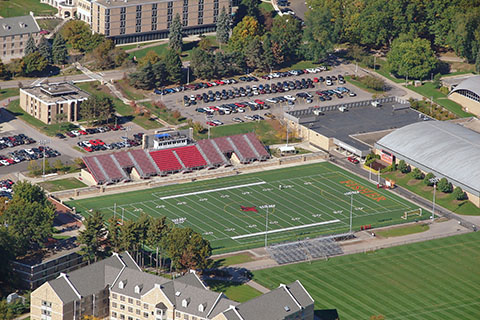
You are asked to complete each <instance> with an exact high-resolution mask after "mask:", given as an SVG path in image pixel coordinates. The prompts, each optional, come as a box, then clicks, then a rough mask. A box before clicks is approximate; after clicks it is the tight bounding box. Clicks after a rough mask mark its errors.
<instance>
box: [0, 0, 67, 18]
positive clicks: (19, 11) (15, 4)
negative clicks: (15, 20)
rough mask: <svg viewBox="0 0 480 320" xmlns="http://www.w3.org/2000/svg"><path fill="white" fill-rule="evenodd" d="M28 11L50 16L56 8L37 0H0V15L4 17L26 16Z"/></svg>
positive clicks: (55, 11)
mask: <svg viewBox="0 0 480 320" xmlns="http://www.w3.org/2000/svg"><path fill="white" fill-rule="evenodd" d="M30 11H33V13H34V14H35V15H36V16H38V15H41V16H42V15H45V16H52V15H54V14H55V13H57V11H58V10H57V9H55V8H54V7H51V6H49V5H48V4H45V3H40V1H39V0H7V1H0V16H2V17H4V18H8V17H16V16H26V15H28V13H29V12H30Z"/></svg>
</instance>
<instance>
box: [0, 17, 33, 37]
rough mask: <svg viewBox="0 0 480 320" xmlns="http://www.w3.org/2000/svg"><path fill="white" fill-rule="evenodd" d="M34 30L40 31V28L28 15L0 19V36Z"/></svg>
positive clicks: (26, 32) (28, 32) (27, 32)
mask: <svg viewBox="0 0 480 320" xmlns="http://www.w3.org/2000/svg"><path fill="white" fill-rule="evenodd" d="M36 32H40V28H39V27H38V24H37V22H36V21H35V19H34V18H33V17H32V16H30V15H28V16H21V17H11V18H3V19H0V37H3V36H14V35H17V34H31V33H36Z"/></svg>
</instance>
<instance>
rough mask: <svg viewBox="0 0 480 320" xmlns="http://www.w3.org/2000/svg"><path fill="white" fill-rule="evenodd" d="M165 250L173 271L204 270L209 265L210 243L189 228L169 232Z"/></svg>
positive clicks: (174, 229)
mask: <svg viewBox="0 0 480 320" xmlns="http://www.w3.org/2000/svg"><path fill="white" fill-rule="evenodd" d="M166 249H167V252H168V255H169V257H170V259H171V260H172V263H173V266H174V267H175V269H180V270H188V269H204V268H207V267H208V266H209V265H210V264H211V260H210V259H209V257H210V255H211V253H212V248H211V247H210V242H209V241H208V240H205V239H203V238H202V236H201V235H200V234H199V233H197V232H195V231H193V230H192V229H191V228H173V229H172V230H170V232H169V233H168V244H167V248H166Z"/></svg>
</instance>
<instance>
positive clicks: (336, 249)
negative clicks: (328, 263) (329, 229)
mask: <svg viewBox="0 0 480 320" xmlns="http://www.w3.org/2000/svg"><path fill="white" fill-rule="evenodd" d="M267 252H268V253H269V254H270V256H271V257H272V259H274V260H275V261H276V262H277V263H278V264H285V263H292V262H298V261H308V260H312V259H318V258H327V257H331V256H337V255H341V254H343V250H342V248H341V247H340V246H339V245H338V243H337V242H336V241H335V239H334V237H325V238H317V239H312V240H305V241H297V242H290V243H283V244H277V245H273V246H270V247H268V248H267Z"/></svg>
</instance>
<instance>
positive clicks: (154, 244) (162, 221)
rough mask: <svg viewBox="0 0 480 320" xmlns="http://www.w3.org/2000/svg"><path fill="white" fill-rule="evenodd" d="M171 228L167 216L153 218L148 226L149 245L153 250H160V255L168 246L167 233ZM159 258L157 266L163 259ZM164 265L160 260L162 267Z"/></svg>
mask: <svg viewBox="0 0 480 320" xmlns="http://www.w3.org/2000/svg"><path fill="white" fill-rule="evenodd" d="M169 230H170V227H169V226H168V225H167V218H166V217H165V216H163V217H158V218H156V219H152V221H151V222H150V224H149V226H148V230H147V245H148V246H149V247H150V248H152V249H153V250H155V251H156V250H158V251H159V252H160V257H161V256H162V255H163V251H164V248H165V246H166V238H167V233H168V231H169ZM156 258H157V268H158V263H159V262H160V261H161V258H160V261H159V260H158V256H157V257H156ZM162 265H163V263H162V262H160V267H161V266H162Z"/></svg>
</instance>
